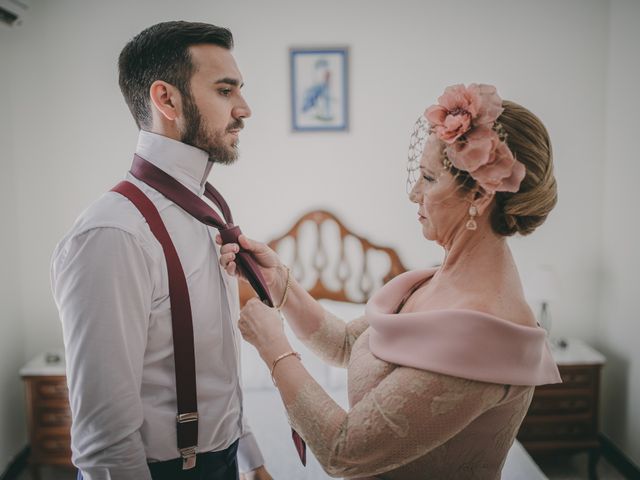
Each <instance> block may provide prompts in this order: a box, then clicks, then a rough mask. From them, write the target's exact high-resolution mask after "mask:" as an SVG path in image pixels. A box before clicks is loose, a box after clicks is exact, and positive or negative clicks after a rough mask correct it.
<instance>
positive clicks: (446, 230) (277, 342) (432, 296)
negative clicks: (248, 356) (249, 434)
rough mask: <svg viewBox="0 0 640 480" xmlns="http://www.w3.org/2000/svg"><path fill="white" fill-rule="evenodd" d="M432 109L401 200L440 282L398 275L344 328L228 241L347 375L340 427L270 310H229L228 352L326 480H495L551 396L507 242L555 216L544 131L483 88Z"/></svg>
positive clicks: (278, 272) (296, 327)
mask: <svg viewBox="0 0 640 480" xmlns="http://www.w3.org/2000/svg"><path fill="white" fill-rule="evenodd" d="M438 101H439V103H438V104H437V105H434V106H432V107H430V108H428V109H427V110H426V112H425V115H424V116H423V117H421V118H420V119H419V120H418V122H417V124H416V130H415V131H414V137H413V139H412V146H411V152H413V155H414V157H415V158H414V160H416V159H419V170H420V177H419V179H418V181H417V182H416V183H415V185H413V187H412V189H411V192H410V199H411V201H412V202H414V203H416V205H417V207H418V221H419V222H420V224H421V225H422V233H423V235H424V236H425V238H427V239H428V240H432V241H435V242H437V243H438V244H440V245H442V246H443V247H444V250H445V256H444V260H443V262H442V265H441V266H440V267H439V268H437V269H431V270H424V271H411V272H407V273H404V274H402V275H399V276H398V277H396V278H394V279H393V280H391V281H390V282H389V283H388V284H387V285H385V286H384V287H383V288H382V289H381V290H379V291H378V292H377V293H376V294H375V295H374V296H373V297H372V298H371V299H370V300H369V302H368V304H367V307H366V314H365V315H364V316H363V317H362V318H359V319H356V320H354V321H352V322H350V323H348V324H345V323H344V322H342V321H341V320H339V319H338V318H336V317H334V316H333V315H331V314H330V313H328V312H326V311H325V310H323V308H322V307H321V306H320V305H319V304H318V303H317V302H316V301H315V300H314V299H313V298H311V296H310V295H309V294H308V293H307V292H306V291H305V290H304V289H303V288H302V287H301V286H300V285H298V284H297V283H296V282H295V281H293V279H291V278H290V276H289V273H290V272H289V270H288V269H287V268H286V267H284V266H283V265H282V264H281V262H280V260H279V258H278V257H277V255H276V254H275V253H274V252H273V251H272V250H270V249H269V248H268V247H266V246H265V245H263V244H260V243H257V242H254V241H251V240H248V239H247V238H245V237H240V240H239V241H240V244H241V246H242V247H243V248H246V249H248V250H251V251H253V252H254V253H255V254H256V256H257V259H258V262H259V264H260V265H261V267H262V269H263V272H264V275H265V277H266V279H267V282H268V283H269V284H270V289H271V291H272V292H273V295H274V298H275V299H280V298H282V302H281V304H280V307H281V310H282V312H283V313H284V315H285V317H286V319H287V321H288V322H289V323H290V324H291V327H292V329H293V331H294V332H295V334H296V335H297V336H298V337H299V338H300V339H302V340H303V341H304V342H305V343H306V344H307V345H308V346H309V347H310V348H311V349H313V350H314V352H316V353H317V354H318V355H319V356H320V357H322V358H323V359H325V360H326V361H327V362H329V363H331V364H333V365H338V366H342V367H347V368H348V369H349V387H348V388H349V403H350V405H351V407H350V410H349V411H348V412H345V411H344V410H343V409H342V408H340V407H339V406H338V405H337V404H336V403H335V402H334V401H333V400H332V399H331V398H330V397H329V396H328V395H327V394H326V392H324V391H323V390H322V388H321V387H320V386H319V385H318V384H317V383H316V382H315V381H314V380H313V378H312V377H311V376H310V375H309V373H308V372H307V371H306V370H305V368H304V366H303V364H302V363H301V362H300V361H299V357H298V356H296V355H295V354H294V353H293V352H291V346H290V344H289V342H288V341H287V338H286V337H285V335H284V333H283V327H282V323H281V319H280V316H279V315H278V312H276V310H275V309H271V308H268V307H266V306H264V305H263V304H261V303H260V302H259V301H257V300H253V301H250V302H248V303H247V305H246V306H245V308H244V309H243V310H242V313H241V316H240V330H241V332H242V335H243V337H244V338H245V340H247V341H248V342H250V343H252V344H253V345H254V346H255V347H256V348H257V350H258V352H259V353H260V355H261V357H262V359H263V360H264V362H265V363H266V364H267V366H268V367H269V368H270V369H271V373H272V377H273V380H274V383H275V384H276V385H277V387H278V389H279V390H280V394H281V396H282V399H283V402H284V405H285V408H286V410H287V414H288V416H289V420H290V423H291V425H292V427H293V428H294V429H295V430H296V431H297V432H298V433H300V434H301V436H302V437H303V438H304V439H305V440H306V442H307V444H308V446H309V447H310V449H311V450H312V451H313V453H314V454H315V456H316V457H317V459H318V461H319V462H320V463H321V464H322V465H323V467H324V469H325V470H326V471H327V473H329V475H332V476H346V477H350V478H355V477H358V478H361V477H367V478H380V479H418V478H429V479H448V478H451V479H472V478H477V479H497V478H500V471H501V469H502V465H503V463H504V460H505V457H506V454H507V451H508V450H509V447H510V446H511V444H512V443H513V440H514V438H515V435H516V433H517V431H518V428H519V426H520V423H521V422H522V419H523V417H524V415H525V413H526V411H527V408H528V407H529V403H530V401H531V397H532V395H533V391H534V386H535V385H542V384H546V383H556V382H559V381H560V377H559V374H558V370H557V368H556V365H555V363H554V362H553V359H552V357H551V354H550V351H549V348H548V346H547V343H546V335H545V332H544V330H543V329H541V328H540V327H539V326H537V324H536V320H535V317H534V315H533V313H532V312H531V310H530V308H529V306H528V305H527V303H526V301H525V298H524V295H523V291H522V286H521V283H520V279H519V276H518V271H517V269H516V265H515V262H514V260H513V257H512V255H511V252H510V249H509V246H508V245H507V242H506V237H507V236H510V235H513V234H515V233H520V234H523V235H526V234H529V233H531V232H532V231H533V230H534V229H535V228H536V227H537V226H538V225H540V224H541V223H542V222H543V221H544V220H545V218H546V216H547V214H548V213H549V212H550V210H551V209H552V208H553V206H554V205H555V203H556V183H555V179H554V177H553V171H552V161H551V146H550V143H549V138H548V134H547V132H546V129H545V128H544V126H543V125H542V123H541V122H540V120H539V119H538V118H537V117H535V116H534V115H533V114H532V113H530V112H529V111H528V110H526V109H524V108H523V107H521V106H519V105H517V104H515V103H512V102H508V101H504V102H503V101H502V100H501V99H500V97H499V96H498V95H497V93H496V90H495V88H494V87H491V86H488V85H470V86H469V87H465V86H463V85H456V86H452V87H449V88H447V89H446V90H445V93H444V95H442V96H441V97H440V98H439V99H438ZM422 140H424V141H422ZM411 152H410V155H411V154H412V153H411ZM237 252H238V245H236V244H230V245H226V246H224V247H222V250H221V257H220V262H221V264H222V265H223V266H224V268H225V269H226V270H227V272H229V273H231V274H234V273H235V269H236V264H235V262H234V259H235V253H237ZM283 304H284V305H283Z"/></svg>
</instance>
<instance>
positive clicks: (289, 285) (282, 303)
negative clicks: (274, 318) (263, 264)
mask: <svg viewBox="0 0 640 480" xmlns="http://www.w3.org/2000/svg"><path fill="white" fill-rule="evenodd" d="M283 266H284V268H286V269H287V284H286V286H285V287H284V294H283V295H282V300H281V301H280V305H278V306H277V307H275V308H276V310H278V311H280V310H282V307H284V304H285V302H286V301H287V295H288V294H289V289H290V288H291V269H290V268H289V267H287V266H286V265H283Z"/></svg>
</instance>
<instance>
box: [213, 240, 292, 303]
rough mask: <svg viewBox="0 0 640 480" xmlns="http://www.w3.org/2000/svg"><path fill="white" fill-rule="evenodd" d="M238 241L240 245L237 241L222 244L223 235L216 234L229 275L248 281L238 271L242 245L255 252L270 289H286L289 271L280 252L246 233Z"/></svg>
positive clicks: (254, 255)
mask: <svg viewBox="0 0 640 480" xmlns="http://www.w3.org/2000/svg"><path fill="white" fill-rule="evenodd" d="M238 242H240V245H238V244H237V243H227V244H226V245H222V237H220V234H218V235H216V243H217V244H218V245H220V246H221V247H220V265H221V266H222V268H224V269H225V271H226V272H227V273H228V274H229V275H234V276H235V275H237V276H239V277H240V278H242V279H243V280H244V281H247V279H246V278H244V276H243V275H242V274H241V272H239V271H238V269H237V267H238V266H237V264H236V261H235V260H236V254H237V253H238V252H239V251H240V247H242V248H243V249H244V250H247V251H249V252H251V253H253V257H254V258H255V260H256V262H257V263H258V266H260V271H261V273H262V276H263V277H264V279H265V281H266V282H267V286H268V287H269V290H271V291H272V293H274V294H275V293H279V292H280V291H284V286H285V285H286V275H287V271H286V269H285V268H284V266H283V265H282V262H281V261H280V257H278V254H277V253H276V252H274V251H273V250H272V249H271V248H269V246H268V245H265V244H264V243H260V242H256V241H255V240H251V239H249V238H247V237H246V236H244V235H240V236H239V237H238ZM276 297H277V295H276ZM277 298H279V297H277Z"/></svg>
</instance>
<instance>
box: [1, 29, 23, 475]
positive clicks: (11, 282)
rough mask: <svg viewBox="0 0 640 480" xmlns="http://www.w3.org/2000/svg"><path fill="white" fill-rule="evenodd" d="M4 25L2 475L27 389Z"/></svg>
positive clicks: (17, 445) (19, 442) (16, 442)
mask: <svg viewBox="0 0 640 480" xmlns="http://www.w3.org/2000/svg"><path fill="white" fill-rule="evenodd" d="M11 33H12V32H10V31H9V29H8V28H5V27H3V26H2V25H0V62H1V63H2V69H0V105H1V107H0V168H1V170H2V174H0V219H1V220H2V228H1V229H0V265H1V267H0V268H1V269H2V274H1V275H0V352H2V353H1V355H2V357H1V359H0V472H2V470H3V469H4V465H6V464H7V462H8V461H9V460H10V459H11V458H12V457H13V456H14V455H15V454H16V453H18V452H19V451H20V449H22V448H23V447H24V445H25V444H26V435H25V420H24V407H23V405H24V393H23V392H24V390H23V386H22V384H21V382H20V377H19V376H18V369H19V368H20V366H21V364H22V362H23V361H24V347H25V344H24V327H23V325H22V322H21V317H20V312H19V301H18V288H19V285H20V271H19V268H18V262H17V259H18V248H19V246H18V236H17V235H16V219H17V216H16V212H17V203H16V199H15V192H16V188H15V187H16V181H15V175H14V169H13V161H12V159H13V141H12V130H11V122H10V118H11V88H10V86H11V81H10V77H9V75H10V73H9V72H11V69H10V68H6V67H8V66H9V65H10V62H11V60H12V55H11V52H10V49H11V48H10V45H11V41H12V39H11V36H10V34H11Z"/></svg>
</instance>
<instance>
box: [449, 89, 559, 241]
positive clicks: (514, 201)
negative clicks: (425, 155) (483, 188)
mask: <svg viewBox="0 0 640 480" xmlns="http://www.w3.org/2000/svg"><path fill="white" fill-rule="evenodd" d="M502 107H503V108H504V111H503V112H502V114H501V115H500V116H499V117H498V119H497V122H499V123H500V124H502V127H503V128H504V131H505V132H506V133H507V145H508V146H509V149H510V150H511V152H512V153H513V155H514V157H515V158H516V160H518V161H519V162H521V163H522V164H524V166H525V169H526V175H525V177H524V179H523V180H522V183H521V184H520V189H519V190H518V191H517V192H516V193H511V192H496V194H495V199H496V205H495V208H493V210H492V211H491V214H490V221H491V227H492V228H493V231H494V232H496V233H497V234H499V235H503V236H505V237H507V236H511V235H514V234H516V233H519V234H520V235H528V234H530V233H531V232H533V231H534V230H535V229H536V228H537V227H539V226H540V225H542V223H543V222H544V221H545V220H546V218H547V215H549V212H551V210H552V209H553V207H554V206H555V205H556V202H557V201H558V192H557V185H556V179H555V177H554V175H553V160H552V152H551V142H550V140H549V134H548V133H547V129H546V128H545V126H544V125H543V124H542V122H541V121H540V119H539V118H538V117H536V116H535V115H534V114H533V113H531V112H530V111H529V110H527V109H526V108H524V107H522V106H521V105H518V104H517V103H515V102H511V101H508V100H504V101H503V102H502ZM451 169H452V171H453V172H452V173H454V176H455V177H456V179H457V181H458V182H459V183H460V184H461V185H462V186H463V187H464V188H465V190H469V189H471V188H472V187H474V186H475V181H474V180H473V178H471V176H470V175H469V174H468V173H467V172H465V171H460V170H458V171H456V169H455V168H454V167H452V168H451Z"/></svg>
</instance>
